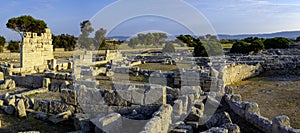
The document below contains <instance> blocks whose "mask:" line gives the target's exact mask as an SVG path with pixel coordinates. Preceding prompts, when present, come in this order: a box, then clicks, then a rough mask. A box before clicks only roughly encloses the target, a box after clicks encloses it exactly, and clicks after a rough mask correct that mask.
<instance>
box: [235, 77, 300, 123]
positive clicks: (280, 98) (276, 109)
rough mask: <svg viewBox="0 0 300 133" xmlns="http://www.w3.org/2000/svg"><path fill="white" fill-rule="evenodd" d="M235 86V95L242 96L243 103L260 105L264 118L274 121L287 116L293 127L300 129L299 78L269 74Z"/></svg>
mask: <svg viewBox="0 0 300 133" xmlns="http://www.w3.org/2000/svg"><path fill="white" fill-rule="evenodd" d="M233 86H235V87H234V88H235V93H237V94H241V95H242V98H243V101H249V102H256V103H258V105H259V107H260V111H261V115H262V116H265V117H267V118H269V119H270V120H272V119H273V118H274V117H276V116H278V115H287V116H289V118H290V121H291V126H292V127H293V128H297V129H299V128H300V117H299V116H300V80H299V76H294V77H288V76H285V75H276V74H273V73H269V72H267V73H264V74H262V75H260V76H259V77H255V78H251V79H248V80H246V81H241V82H239V83H237V84H235V85H233Z"/></svg>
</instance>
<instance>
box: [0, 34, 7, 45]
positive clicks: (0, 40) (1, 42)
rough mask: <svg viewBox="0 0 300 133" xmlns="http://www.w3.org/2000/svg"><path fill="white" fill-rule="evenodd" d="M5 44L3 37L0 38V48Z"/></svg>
mask: <svg viewBox="0 0 300 133" xmlns="http://www.w3.org/2000/svg"><path fill="white" fill-rule="evenodd" d="M5 42H6V40H5V37H3V36H0V46H2V47H3V46H4V44H5Z"/></svg>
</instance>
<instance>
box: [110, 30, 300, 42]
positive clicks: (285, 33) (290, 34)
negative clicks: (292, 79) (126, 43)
mask: <svg viewBox="0 0 300 133" xmlns="http://www.w3.org/2000/svg"><path fill="white" fill-rule="evenodd" d="M299 36H300V31H283V32H276V33H266V34H238V35H228V34H218V37H219V39H244V38H247V37H259V38H273V37H286V38H290V39H295V38H297V37H299ZM109 38H115V39H119V40H127V39H129V38H130V37H129V36H111V37H109ZM175 38H176V36H170V37H169V39H175Z"/></svg>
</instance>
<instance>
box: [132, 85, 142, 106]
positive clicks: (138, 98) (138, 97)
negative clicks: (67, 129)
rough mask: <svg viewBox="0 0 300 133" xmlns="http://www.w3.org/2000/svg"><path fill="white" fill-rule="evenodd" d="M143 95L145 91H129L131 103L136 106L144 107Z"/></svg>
mask: <svg viewBox="0 0 300 133" xmlns="http://www.w3.org/2000/svg"><path fill="white" fill-rule="evenodd" d="M144 93H145V89H142V88H141V89H133V90H131V96H132V103H133V104H138V105H144V96H145V95H144Z"/></svg>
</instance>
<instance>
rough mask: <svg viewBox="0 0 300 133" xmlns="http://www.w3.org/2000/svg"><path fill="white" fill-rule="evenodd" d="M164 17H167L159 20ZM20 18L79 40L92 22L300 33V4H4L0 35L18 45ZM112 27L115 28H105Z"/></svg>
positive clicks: (251, 0)
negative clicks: (14, 25)
mask: <svg viewBox="0 0 300 133" xmlns="http://www.w3.org/2000/svg"><path fill="white" fill-rule="evenodd" d="M149 1H151V3H149ZM162 1H165V2H162ZM155 2H157V3H158V4H157V3H155ZM112 3H114V4H113V5H110V4H112ZM118 4H119V5H118ZM185 4H188V5H189V6H190V7H191V8H190V9H188V8H187V6H183V5H185ZM138 7H139V8H138ZM191 9H193V10H191ZM195 10H198V11H199V12H198V14H197V13H196V12H195ZM133 12H135V13H133ZM136 12H138V13H140V14H143V13H144V16H139V17H137V16H132V15H139V14H136ZM151 12H155V13H154V15H153V16H151V15H149V13H151ZM104 13H105V15H104ZM159 14H163V15H162V16H163V17H161V16H160V17H159V16H155V15H159ZM20 15H32V16H33V17H35V18H38V19H42V20H44V21H45V22H46V23H47V24H48V27H50V28H51V30H52V32H53V33H54V34H62V33H68V34H72V35H76V36H77V35H78V34H79V33H80V29H79V24H80V22H82V21H83V20H87V19H91V18H93V19H91V20H94V22H93V25H95V27H96V28H99V27H104V28H108V29H109V35H134V34H136V33H138V32H146V31H164V32H168V33H170V34H180V33H190V32H192V33H194V32H197V33H198V32H199V31H198V29H199V30H200V29H201V30H202V31H201V33H203V34H204V33H218V34H223V33H226V34H241V33H270V32H278V31H291V30H300V1H299V0H184V2H183V1H181V3H180V0H173V1H172V0H121V1H116V0H89V1H88V2H86V1H85V0H1V1H0V35H2V36H5V37H6V38H7V39H8V40H11V39H13V40H18V39H19V37H18V34H16V33H15V32H13V31H11V30H9V29H7V28H6V26H5V24H6V22H7V20H8V19H9V18H11V17H18V16H20ZM130 15H131V16H130ZM111 16H113V17H111ZM122 17H123V19H121V18H122ZM125 17H127V18H128V19H124V18H125ZM129 18H130V19H129ZM172 18H176V19H172ZM116 21H120V22H116ZM109 24H111V25H110V26H111V27H105V26H109ZM113 24H114V25H113ZM116 24H117V25H116ZM193 30H195V31H194V32H193Z"/></svg>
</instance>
